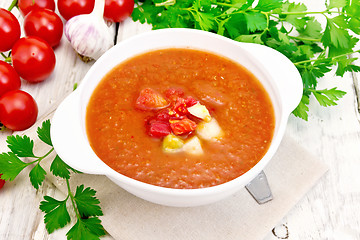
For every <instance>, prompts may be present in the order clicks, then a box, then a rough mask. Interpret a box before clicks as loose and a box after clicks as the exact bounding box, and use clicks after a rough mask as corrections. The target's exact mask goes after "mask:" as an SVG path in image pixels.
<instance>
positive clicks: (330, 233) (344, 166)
mask: <svg viewBox="0 0 360 240" xmlns="http://www.w3.org/2000/svg"><path fill="white" fill-rule="evenodd" d="M301 2H304V3H305V4H306V5H307V6H308V7H309V10H319V9H321V8H323V1H311V0H304V1H301ZM9 4H10V1H0V7H7V5H9ZM13 12H14V13H15V14H16V15H17V16H18V17H20V14H19V13H18V12H17V11H16V9H15V10H14V11H13ZM20 18H21V17H20ZM148 30H150V27H149V26H146V25H140V24H138V23H133V22H132V21H131V20H130V19H129V20H127V21H125V22H124V23H122V24H120V28H119V32H118V42H120V41H122V40H123V39H126V38H128V37H130V36H133V35H135V34H138V33H140V32H144V31H148ZM55 53H56V59H57V63H56V69H55V72H54V73H53V74H52V75H51V77H50V78H49V79H47V80H46V81H44V82H42V83H40V84H27V83H26V82H24V81H23V82H22V84H23V85H22V89H24V90H25V91H28V92H29V93H31V94H32V95H33V96H34V98H35V99H36V101H37V102H38V104H39V116H41V115H43V114H45V113H46V112H47V111H49V109H50V108H51V107H52V105H53V104H54V103H55V102H58V101H61V100H62V99H63V98H64V97H65V96H67V95H68V94H69V93H70V92H71V91H72V90H73V85H74V83H80V82H81V79H82V78H83V76H84V75H85V74H86V72H87V71H88V69H89V68H90V67H91V65H92V63H87V64H85V63H83V62H82V61H81V60H80V59H79V58H78V56H77V55H76V54H75V53H74V51H73V50H72V48H71V46H70V45H69V43H68V42H67V40H66V39H65V37H63V39H62V41H61V44H60V46H58V47H57V48H56V50H55ZM359 81H360V76H359V74H346V75H345V76H344V77H343V78H339V77H336V76H335V74H334V72H330V73H329V74H327V75H326V76H325V77H324V78H323V79H321V80H320V83H319V88H331V87H335V86H336V87H338V88H339V89H341V90H344V91H346V92H347V94H346V96H345V97H344V98H343V99H342V100H341V101H339V105H338V106H336V107H328V108H323V107H321V106H319V105H318V103H317V102H316V101H315V99H311V103H310V114H309V121H308V122H305V121H303V120H301V119H298V118H295V117H294V116H291V117H290V119H289V122H288V129H287V131H288V132H289V133H290V134H291V135H292V136H293V138H294V139H295V140H296V141H297V142H298V143H299V144H301V145H302V146H304V147H306V148H307V149H308V150H309V152H311V153H313V154H315V155H316V156H318V158H319V159H321V161H323V162H325V163H326V164H328V166H329V167H330V171H329V172H328V173H327V174H326V176H324V177H323V178H322V179H321V181H320V182H319V184H318V185H316V186H315V187H314V188H313V189H312V190H311V191H309V193H308V194H307V195H306V196H305V197H304V198H303V199H302V200H301V201H300V202H299V203H298V204H297V205H296V206H294V208H293V209H292V211H290V212H289V214H288V215H287V216H285V217H284V219H283V220H282V221H281V222H280V223H279V224H278V225H277V226H276V227H275V228H274V230H273V231H272V232H269V235H268V236H267V237H266V238H265V240H277V239H290V240H308V239H314V240H315V239H316V240H319V239H328V240H338V239H341V240H342V239H349V240H355V239H360V177H359V171H360V164H359V162H360V147H359V146H360V125H359V120H360V118H359V104H358V102H359V99H360V97H359V92H360V90H359V89H360V85H359ZM8 134H9V132H5V133H1V135H0V151H1V152H3V151H6V150H7V148H6V142H5V139H6V136H7V135H8ZM27 175H28V170H25V171H24V172H23V173H21V174H20V176H19V177H18V178H17V179H16V180H15V181H13V182H8V183H6V185H5V186H4V188H3V189H2V190H1V191H0V239H14V240H17V239H65V233H66V231H67V229H63V230H60V231H57V232H55V233H53V234H51V235H48V234H47V232H46V230H45V226H44V223H43V214H42V213H41V212H40V211H39V209H38V206H39V202H40V201H41V199H42V198H43V195H45V194H47V195H50V196H56V197H59V198H61V193H60V192H59V191H57V190H56V189H55V188H54V186H52V184H50V183H48V182H46V183H45V184H44V186H43V187H41V188H40V190H39V191H35V190H34V189H33V188H32V186H31V185H30V182H29V178H28V176H27ZM239 239H241V236H239Z"/></svg>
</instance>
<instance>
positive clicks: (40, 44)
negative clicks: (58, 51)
mask: <svg viewBox="0 0 360 240" xmlns="http://www.w3.org/2000/svg"><path fill="white" fill-rule="evenodd" d="M11 59H12V63H13V67H14V68H15V70H16V72H17V73H18V74H19V75H20V77H22V78H24V79H25V80H27V81H28V82H33V83H34V82H41V81H43V80H45V79H46V78H47V77H48V76H50V74H51V73H52V72H53V70H54V68H55V62H56V58H55V53H54V50H53V49H52V48H51V47H50V45H49V44H48V43H47V42H45V41H44V40H42V39H41V38H38V37H33V36H31V37H24V38H20V39H19V40H18V41H17V42H16V43H15V45H14V47H13V48H12V52H11Z"/></svg>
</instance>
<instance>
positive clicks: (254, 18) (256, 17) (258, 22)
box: [245, 12, 267, 32]
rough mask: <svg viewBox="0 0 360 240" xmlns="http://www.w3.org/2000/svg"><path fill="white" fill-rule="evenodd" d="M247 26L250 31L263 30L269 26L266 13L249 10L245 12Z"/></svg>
mask: <svg viewBox="0 0 360 240" xmlns="http://www.w3.org/2000/svg"><path fill="white" fill-rule="evenodd" d="M245 19H246V26H247V29H248V30H249V31H250V32H256V31H262V30H264V29H265V28H267V20H266V16H265V15H264V14H261V13H258V12H249V13H246V14H245Z"/></svg>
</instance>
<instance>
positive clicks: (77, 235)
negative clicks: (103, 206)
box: [66, 217, 105, 240]
mask: <svg viewBox="0 0 360 240" xmlns="http://www.w3.org/2000/svg"><path fill="white" fill-rule="evenodd" d="M103 235H105V230H104V228H103V227H102V225H101V221H100V219H99V218H97V217H92V218H88V219H78V221H77V222H76V224H75V225H74V226H73V227H72V228H71V229H70V230H69V232H68V233H67V234H66V236H67V238H68V239H69V240H70V239H74V240H77V239H84V240H85V239H86V240H95V239H96V240H97V239H99V237H100V236H103Z"/></svg>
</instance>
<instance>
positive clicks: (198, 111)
mask: <svg viewBox="0 0 360 240" xmlns="http://www.w3.org/2000/svg"><path fill="white" fill-rule="evenodd" d="M187 110H188V111H189V113H190V114H191V115H193V116H195V117H198V118H200V119H204V121H206V122H209V121H210V120H211V116H210V113H209V110H208V109H207V108H206V107H205V106H204V105H202V104H200V103H199V102H197V103H196V104H195V105H194V106H191V107H188V108H187Z"/></svg>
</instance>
